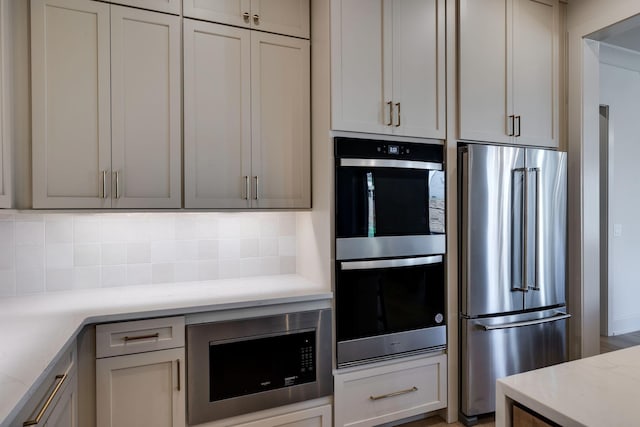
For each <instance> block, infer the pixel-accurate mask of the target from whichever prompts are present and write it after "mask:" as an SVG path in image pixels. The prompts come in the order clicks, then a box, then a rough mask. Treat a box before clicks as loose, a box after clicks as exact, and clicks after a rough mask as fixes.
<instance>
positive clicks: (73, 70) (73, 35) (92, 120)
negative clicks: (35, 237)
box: [31, 0, 111, 208]
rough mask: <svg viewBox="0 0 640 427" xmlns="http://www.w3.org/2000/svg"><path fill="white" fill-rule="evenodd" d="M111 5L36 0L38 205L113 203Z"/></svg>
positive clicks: (34, 65)
mask: <svg viewBox="0 0 640 427" xmlns="http://www.w3.org/2000/svg"><path fill="white" fill-rule="evenodd" d="M109 73H110V70H109V5H107V4H104V3H99V2H89V1H83V0H32V1H31V84H32V86H31V88H32V131H33V136H32V138H33V142H32V144H33V146H32V150H33V153H32V155H33V158H32V160H33V207H34V208H72V207H73V208H105V207H109V206H110V205H111V201H110V199H108V198H107V197H109V191H110V188H109V187H108V186H107V185H106V184H107V183H108V182H103V181H104V180H106V181H109V178H108V177H109V175H110V169H111V116H110V110H109V105H110V104H109V102H110V99H109V97H110V90H111V89H110V74H109Z"/></svg>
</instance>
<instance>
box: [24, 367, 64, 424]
mask: <svg viewBox="0 0 640 427" xmlns="http://www.w3.org/2000/svg"><path fill="white" fill-rule="evenodd" d="M66 379H67V374H61V375H56V381H58V384H56V386H55V387H54V389H53V391H52V392H51V394H50V395H49V397H48V398H47V400H46V401H45V402H44V405H43V406H42V408H40V411H38V414H37V415H36V417H35V418H34V419H31V420H27V421H25V422H24V423H22V425H23V426H25V427H26V426H35V425H38V423H40V420H42V417H43V416H44V413H45V412H47V409H49V406H50V405H51V402H53V399H55V397H56V395H57V394H58V392H59V391H60V388H61V387H62V384H63V383H64V381H65V380H66Z"/></svg>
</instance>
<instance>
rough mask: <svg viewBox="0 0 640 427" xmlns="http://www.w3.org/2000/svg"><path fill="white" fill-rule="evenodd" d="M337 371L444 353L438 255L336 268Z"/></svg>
mask: <svg viewBox="0 0 640 427" xmlns="http://www.w3.org/2000/svg"><path fill="white" fill-rule="evenodd" d="M335 290H336V296H335V301H336V334H337V341H338V345H337V361H338V367H339V368H340V367H345V366H349V365H351V364H356V363H364V362H366V361H370V360H371V359H377V358H387V357H394V356H397V355H399V354H406V353H410V352H418V351H430V350H436V349H441V348H444V346H445V345H446V326H445V282H444V261H443V256H442V255H435V256H424V257H413V258H393V259H378V260H368V261H343V262H338V264H337V271H336V289H335Z"/></svg>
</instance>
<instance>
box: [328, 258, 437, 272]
mask: <svg viewBox="0 0 640 427" xmlns="http://www.w3.org/2000/svg"><path fill="white" fill-rule="evenodd" d="M440 262H442V255H433V256H422V257H414V258H399V259H376V260H371V261H344V262H341V263H340V269H341V270H372V269H376V268H393V267H415V266H420V265H430V264H437V263H440Z"/></svg>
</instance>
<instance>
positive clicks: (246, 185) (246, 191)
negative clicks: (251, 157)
mask: <svg viewBox="0 0 640 427" xmlns="http://www.w3.org/2000/svg"><path fill="white" fill-rule="evenodd" d="M249 193H251V187H250V186H249V177H248V176H247V175H245V176H244V197H243V199H244V200H249V197H250V195H249Z"/></svg>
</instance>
